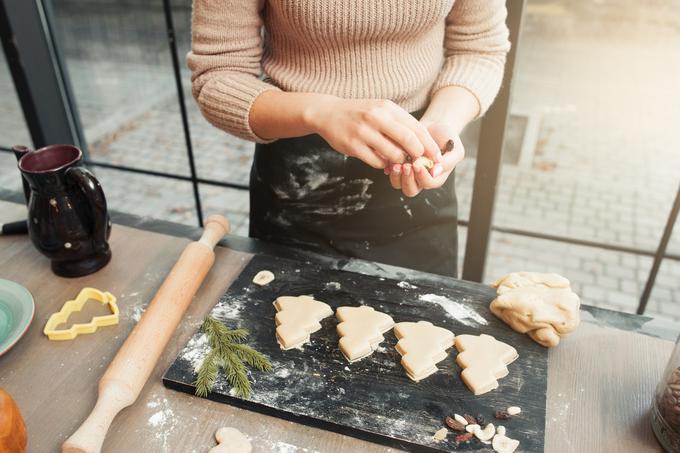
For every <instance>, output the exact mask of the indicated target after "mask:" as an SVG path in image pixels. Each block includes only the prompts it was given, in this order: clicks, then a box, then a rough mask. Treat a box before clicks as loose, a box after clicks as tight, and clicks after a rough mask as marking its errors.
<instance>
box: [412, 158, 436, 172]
mask: <svg viewBox="0 0 680 453" xmlns="http://www.w3.org/2000/svg"><path fill="white" fill-rule="evenodd" d="M412 165H413V166H414V167H425V168H427V169H431V168H432V167H434V162H432V159H430V158H428V157H425V156H420V157H417V158H416V160H414V161H413V164H412Z"/></svg>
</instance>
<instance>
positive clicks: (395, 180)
mask: <svg viewBox="0 0 680 453" xmlns="http://www.w3.org/2000/svg"><path fill="white" fill-rule="evenodd" d="M390 184H392V187H393V188H395V189H401V164H394V165H392V166H391V168H390Z"/></svg>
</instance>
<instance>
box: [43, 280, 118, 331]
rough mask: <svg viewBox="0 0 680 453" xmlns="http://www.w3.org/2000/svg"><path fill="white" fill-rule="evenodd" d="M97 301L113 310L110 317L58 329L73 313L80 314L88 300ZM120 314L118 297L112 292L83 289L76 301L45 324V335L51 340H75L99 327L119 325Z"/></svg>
mask: <svg viewBox="0 0 680 453" xmlns="http://www.w3.org/2000/svg"><path fill="white" fill-rule="evenodd" d="M90 299H92V300H96V301H99V302H101V304H102V305H108V306H109V309H110V310H111V314H110V315H104V316H94V317H93V318H92V320H90V322H88V323H85V324H73V325H72V326H71V327H70V328H68V329H57V328H56V327H57V326H58V325H59V324H62V323H65V322H66V321H68V318H69V316H71V313H74V312H78V311H80V310H82V309H83V306H85V304H86V303H87V301H88V300H90ZM118 319H119V312H118V305H116V297H115V296H114V295H113V294H111V293H110V292H108V291H107V292H102V291H99V290H98V289H95V288H83V289H81V290H80V292H79V293H78V296H77V297H76V298H75V299H74V300H69V301H68V302H66V303H65V304H64V306H63V307H61V310H59V311H58V312H56V313H52V316H50V319H48V320H47V324H45V329H43V333H44V334H45V335H47V337H48V338H49V339H50V340H73V339H74V338H75V337H77V336H78V335H80V334H86V333H93V332H95V331H96V330H97V328H98V327H103V326H113V325H115V324H118Z"/></svg>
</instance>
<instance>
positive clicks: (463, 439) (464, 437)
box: [456, 433, 474, 444]
mask: <svg viewBox="0 0 680 453" xmlns="http://www.w3.org/2000/svg"><path fill="white" fill-rule="evenodd" d="M473 437H474V434H472V433H465V434H459V435H457V436H456V444H462V443H464V442H469V441H470V439H472V438H473Z"/></svg>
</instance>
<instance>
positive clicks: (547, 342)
mask: <svg viewBox="0 0 680 453" xmlns="http://www.w3.org/2000/svg"><path fill="white" fill-rule="evenodd" d="M492 286H494V287H496V294H497V297H496V299H494V300H493V302H491V306H490V308H491V311H492V312H493V314H494V315H496V316H498V317H499V318H500V319H502V320H503V321H504V322H505V323H507V324H508V325H509V326H510V327H512V328H513V329H514V330H515V331H517V332H520V333H526V334H528V335H529V336H530V337H531V338H532V339H533V340H534V341H536V342H537V343H539V344H541V345H543V346H545V347H547V348H550V347H554V346H557V345H558V344H559V342H560V338H561V337H563V336H565V335H567V334H568V333H570V332H572V331H573V330H574V329H576V327H578V325H579V322H580V312H579V309H580V306H581V301H580V299H579V297H578V295H576V293H574V292H573V291H572V290H571V285H570V283H569V280H567V279H566V278H564V277H562V276H560V275H557V274H542V273H537V272H515V273H512V274H509V275H507V276H505V277H503V278H502V279H500V280H497V281H496V282H494V283H492Z"/></svg>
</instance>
